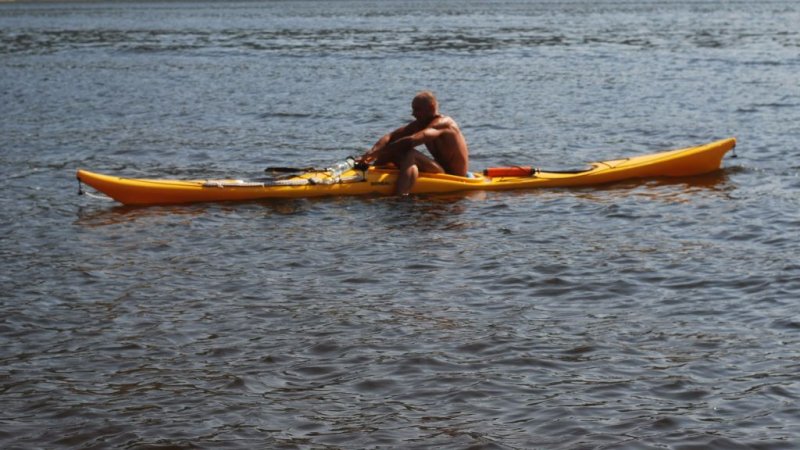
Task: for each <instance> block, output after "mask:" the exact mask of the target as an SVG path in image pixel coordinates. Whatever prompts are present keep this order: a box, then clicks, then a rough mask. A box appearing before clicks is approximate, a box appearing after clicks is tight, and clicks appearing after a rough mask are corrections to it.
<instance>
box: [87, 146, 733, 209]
mask: <svg viewBox="0 0 800 450" xmlns="http://www.w3.org/2000/svg"><path fill="white" fill-rule="evenodd" d="M735 146H736V139H734V138H729V139H723V140H720V141H716V142H711V143H709V144H705V145H701V146H697V147H689V148H684V149H679V150H670V151H665V152H660V153H653V154H649V155H641V156H634V157H631V158H624V159H617V160H611V161H601V162H595V163H592V164H590V167H589V168H587V169H586V170H582V171H571V172H558V171H554V172H548V171H542V170H536V171H532V172H533V173H531V174H530V175H524V176H494V177H490V176H486V175H483V174H480V173H474V174H471V176H470V177H459V176H454V175H447V174H431V173H421V174H420V177H419V179H418V180H417V182H416V183H415V184H414V188H413V189H412V190H411V192H412V193H415V194H427V193H447V192H457V191H471V190H508V189H528V188H544V187H571V186H588V185H598V184H606V183H612V182H615V181H621V180H627V179H632V178H652V177H687V176H694V175H701V174H705V173H709V172H713V171H715V170H718V169H719V168H720V165H721V163H722V157H723V156H725V153H727V152H728V151H730V150H731V149H733V148H734V147H735ZM336 167H337V168H338V169H337V170H334V169H327V170H318V171H310V172H306V173H303V174H299V175H295V176H291V177H288V178H284V179H280V180H270V181H265V182H260V181H244V180H234V179H224V180H169V179H142V178H120V177H115V176H109V175H102V174H99V173H93V172H89V171H87V170H82V169H79V170H78V171H77V177H78V180H79V181H80V182H82V183H85V184H87V185H89V186H91V187H93V188H95V189H97V190H98V191H100V192H102V193H104V194H106V195H108V196H109V197H111V198H113V199H115V200H117V201H118V202H120V203H123V204H126V205H153V204H172V203H193V202H219V201H241V200H258V199H267V198H300V197H323V196H344V195H367V194H377V195H390V194H392V193H394V186H395V183H396V181H397V171H396V170H392V169H382V168H376V167H370V168H368V169H366V170H360V169H358V168H354V167H352V164H349V165H348V166H342V164H339V165H337V166H336Z"/></svg>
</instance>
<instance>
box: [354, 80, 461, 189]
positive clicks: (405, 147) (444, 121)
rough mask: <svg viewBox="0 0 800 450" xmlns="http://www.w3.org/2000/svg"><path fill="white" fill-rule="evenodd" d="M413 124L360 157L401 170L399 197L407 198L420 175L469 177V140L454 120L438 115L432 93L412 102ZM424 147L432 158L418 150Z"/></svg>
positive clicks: (378, 164)
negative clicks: (433, 174)
mask: <svg viewBox="0 0 800 450" xmlns="http://www.w3.org/2000/svg"><path fill="white" fill-rule="evenodd" d="M411 115H413V116H414V119H415V120H414V121H413V122H410V123H409V124H407V125H405V126H402V127H400V128H398V129H396V130H394V131H392V132H391V133H388V134H386V135H385V136H383V137H382V138H380V139H379V140H378V142H376V143H375V145H373V146H372V149H370V150H369V151H368V152H366V153H364V155H362V156H361V157H360V158H359V162H362V163H367V164H369V163H374V164H375V165H376V166H389V165H394V166H395V167H397V168H398V169H399V174H398V177H397V194H398V195H408V193H409V192H410V191H411V188H412V187H413V186H414V183H415V182H416V181H417V178H418V177H419V173H420V172H429V173H448V174H451V175H458V176H462V177H463V176H466V175H467V167H468V166H469V151H468V149H467V141H466V140H465V139H464V135H463V134H461V129H459V128H458V124H456V121H455V120H453V119H452V118H451V117H448V116H444V115H442V114H439V103H438V102H437V101H436V97H435V96H434V95H433V92H430V91H423V92H420V93H419V94H417V95H416V96H415V97H414V100H413V101H412V102H411ZM420 144H425V147H427V148H428V151H429V152H430V154H431V155H432V156H433V159H430V158H429V157H427V156H425V155H424V154H422V153H421V152H420V151H418V150H416V148H415V147H417V146H419V145H420Z"/></svg>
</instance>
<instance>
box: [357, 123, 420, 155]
mask: <svg viewBox="0 0 800 450" xmlns="http://www.w3.org/2000/svg"><path fill="white" fill-rule="evenodd" d="M412 125H413V124H408V125H406V126H402V127H400V128H398V129H396V130H394V131H392V132H390V133H386V134H385V135H384V136H383V137H381V138H380V139H378V142H376V143H375V145H373V146H372V148H371V149H369V151H367V152H366V153H364V154H363V155H361V157H360V158H359V161H361V162H364V163H371V162H372V161H374V160H375V159H376V158H377V157H378V153H379V152H380V151H381V150H383V149H384V148H386V147H387V146H388V145H389V144H391V143H392V142H396V141H397V140H399V139H404V138H405V137H407V136H408V135H409V134H411V133H413V128H412Z"/></svg>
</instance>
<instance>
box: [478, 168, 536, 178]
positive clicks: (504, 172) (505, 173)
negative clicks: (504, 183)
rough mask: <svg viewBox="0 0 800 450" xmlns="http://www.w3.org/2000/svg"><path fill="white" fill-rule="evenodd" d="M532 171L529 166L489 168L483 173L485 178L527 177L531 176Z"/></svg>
mask: <svg viewBox="0 0 800 450" xmlns="http://www.w3.org/2000/svg"><path fill="white" fill-rule="evenodd" d="M533 172H534V169H533V167H531V166H514V167H489V168H487V169H486V170H484V171H483V174H484V175H485V176H487V177H529V176H531V175H533Z"/></svg>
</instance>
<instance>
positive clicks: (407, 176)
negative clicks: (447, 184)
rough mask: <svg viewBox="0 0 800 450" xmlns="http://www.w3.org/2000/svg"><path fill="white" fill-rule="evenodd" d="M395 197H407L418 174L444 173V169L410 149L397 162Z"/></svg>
mask: <svg viewBox="0 0 800 450" xmlns="http://www.w3.org/2000/svg"><path fill="white" fill-rule="evenodd" d="M397 168H398V169H399V170H400V171H399V173H398V174H397V188H396V190H397V195H408V193H409V192H411V188H412V187H414V183H416V182H417V178H419V173H420V172H428V173H444V169H442V166H440V165H439V164H438V163H436V161H434V160H432V159H430V158H428V157H427V156H425V155H423V154H422V153H420V152H419V151H417V150H415V149H413V148H412V149H410V150H408V151H407V152H406V154H405V155H403V156H402V158H401V159H400V161H398V164H397Z"/></svg>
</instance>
